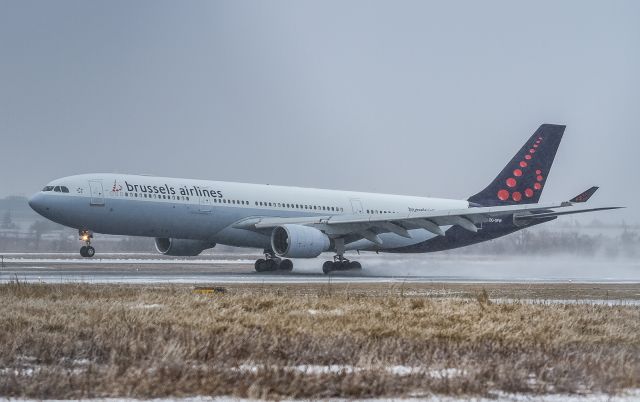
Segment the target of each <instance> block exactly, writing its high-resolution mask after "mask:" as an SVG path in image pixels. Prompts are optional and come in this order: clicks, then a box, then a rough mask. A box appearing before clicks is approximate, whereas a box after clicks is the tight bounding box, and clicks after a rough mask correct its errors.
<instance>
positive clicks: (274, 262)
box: [267, 258, 280, 271]
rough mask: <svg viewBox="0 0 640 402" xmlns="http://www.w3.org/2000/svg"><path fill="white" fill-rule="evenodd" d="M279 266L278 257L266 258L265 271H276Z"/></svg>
mask: <svg viewBox="0 0 640 402" xmlns="http://www.w3.org/2000/svg"><path fill="white" fill-rule="evenodd" d="M279 266H280V259H275V258H270V259H268V260H267V271H277V270H278V267H279Z"/></svg>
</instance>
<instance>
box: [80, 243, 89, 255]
mask: <svg viewBox="0 0 640 402" xmlns="http://www.w3.org/2000/svg"><path fill="white" fill-rule="evenodd" d="M80 256H81V257H87V246H82V247H80Z"/></svg>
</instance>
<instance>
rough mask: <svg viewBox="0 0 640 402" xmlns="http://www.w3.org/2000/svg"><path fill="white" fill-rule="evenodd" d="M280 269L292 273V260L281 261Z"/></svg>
mask: <svg viewBox="0 0 640 402" xmlns="http://www.w3.org/2000/svg"><path fill="white" fill-rule="evenodd" d="M279 269H280V270H281V271H291V270H293V262H292V261H291V260H288V259H284V260H282V261H280V267H279Z"/></svg>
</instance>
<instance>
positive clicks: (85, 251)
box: [78, 230, 96, 258]
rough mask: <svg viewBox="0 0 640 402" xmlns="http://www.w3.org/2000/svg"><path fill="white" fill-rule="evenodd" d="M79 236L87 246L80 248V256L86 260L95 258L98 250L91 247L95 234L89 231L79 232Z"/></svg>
mask: <svg viewBox="0 0 640 402" xmlns="http://www.w3.org/2000/svg"><path fill="white" fill-rule="evenodd" d="M78 235H79V236H80V240H81V241H83V242H85V245H84V246H82V247H80V255H81V256H82V257H86V258H91V257H93V256H94V255H95V254H96V249H95V248H93V247H91V239H92V238H93V233H91V232H90V231H89V230H79V231H78Z"/></svg>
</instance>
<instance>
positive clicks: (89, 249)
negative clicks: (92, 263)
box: [85, 246, 96, 258]
mask: <svg viewBox="0 0 640 402" xmlns="http://www.w3.org/2000/svg"><path fill="white" fill-rule="evenodd" d="M85 254H86V255H85V257H89V258H91V257H93V256H94V255H96V249H95V248H93V247H91V246H88V247H87V251H85Z"/></svg>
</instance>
